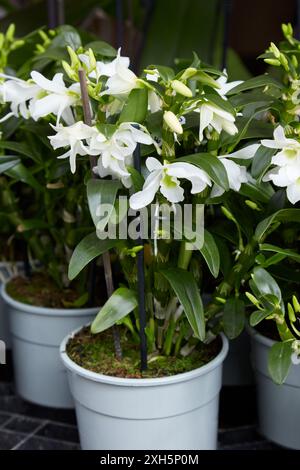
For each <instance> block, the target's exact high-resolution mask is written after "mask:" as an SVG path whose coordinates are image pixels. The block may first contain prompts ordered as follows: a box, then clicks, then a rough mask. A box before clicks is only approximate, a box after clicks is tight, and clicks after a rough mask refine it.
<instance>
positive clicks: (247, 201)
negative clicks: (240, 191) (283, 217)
mask: <svg viewBox="0 0 300 470" xmlns="http://www.w3.org/2000/svg"><path fill="white" fill-rule="evenodd" d="M245 204H247V206H248V207H250V209H253V210H254V211H260V210H261V209H260V207H258V205H257V204H256V202H253V201H250V200H249V199H246V201H245Z"/></svg>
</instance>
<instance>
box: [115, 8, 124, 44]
mask: <svg viewBox="0 0 300 470" xmlns="http://www.w3.org/2000/svg"><path fill="white" fill-rule="evenodd" d="M115 1H116V20H117V48H119V47H122V46H123V42H124V24H123V0H115Z"/></svg>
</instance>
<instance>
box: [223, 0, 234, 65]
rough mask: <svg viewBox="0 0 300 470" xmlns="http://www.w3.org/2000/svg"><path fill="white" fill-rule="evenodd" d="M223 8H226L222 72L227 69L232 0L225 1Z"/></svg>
mask: <svg viewBox="0 0 300 470" xmlns="http://www.w3.org/2000/svg"><path fill="white" fill-rule="evenodd" d="M223 8H224V28H223V45H222V61H221V68H222V70H223V69H226V66H227V56H228V47H229V34H230V17H231V10H232V0H224V3H223Z"/></svg>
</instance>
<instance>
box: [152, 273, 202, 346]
mask: <svg viewBox="0 0 300 470" xmlns="http://www.w3.org/2000/svg"><path fill="white" fill-rule="evenodd" d="M161 274H162V275H163V276H164V277H165V278H166V279H167V280H168V281H169V283H170V285H171V287H172V289H173V290H174V292H175V294H176V295H177V297H178V300H179V302H180V303H181V305H182V306H183V308H184V312H185V314H186V316H187V319H188V321H189V324H190V325H191V327H192V330H193V332H194V335H195V336H196V337H197V338H199V339H200V340H201V341H204V339H205V318H204V311H203V305H202V300H201V297H200V293H199V287H198V285H197V283H196V281H195V278H194V276H193V274H192V273H190V272H189V271H185V270H184V269H180V268H169V269H166V270H163V271H161Z"/></svg>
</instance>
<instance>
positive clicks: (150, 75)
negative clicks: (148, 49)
mask: <svg viewBox="0 0 300 470" xmlns="http://www.w3.org/2000/svg"><path fill="white" fill-rule="evenodd" d="M145 72H147V73H146V80H148V82H155V83H157V82H158V79H159V77H160V75H159V71H158V70H157V69H153V70H145Z"/></svg>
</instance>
